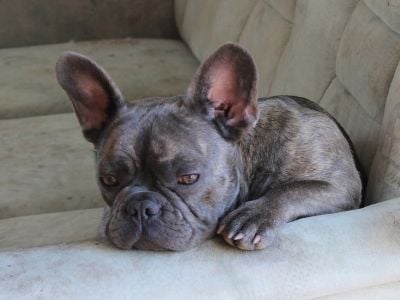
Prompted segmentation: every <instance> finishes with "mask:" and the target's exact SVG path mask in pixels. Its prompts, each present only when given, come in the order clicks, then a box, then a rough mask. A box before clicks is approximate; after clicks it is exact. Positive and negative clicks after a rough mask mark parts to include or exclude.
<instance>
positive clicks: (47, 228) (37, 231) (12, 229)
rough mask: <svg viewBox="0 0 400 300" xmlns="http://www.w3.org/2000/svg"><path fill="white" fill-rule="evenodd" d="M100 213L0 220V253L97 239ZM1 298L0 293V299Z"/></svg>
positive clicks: (86, 211)
mask: <svg viewBox="0 0 400 300" xmlns="http://www.w3.org/2000/svg"><path fill="white" fill-rule="evenodd" d="M102 210H103V209H102V208H92V209H82V210H71V211H62V212H55V213H45V214H41V215H30V216H23V217H15V218H8V219H2V220H0V250H1V251H5V250H7V251H11V250H17V249H21V248H29V247H35V246H43V245H52V244H59V243H69V242H78V241H84V240H88V239H93V238H94V237H96V236H97V228H98V226H99V223H100V220H101V215H102V214H101V213H102ZM0 256H1V255H0ZM0 260H1V258H0ZM0 273H1V271H0ZM2 296H3V295H2V294H1V292H0V298H2Z"/></svg>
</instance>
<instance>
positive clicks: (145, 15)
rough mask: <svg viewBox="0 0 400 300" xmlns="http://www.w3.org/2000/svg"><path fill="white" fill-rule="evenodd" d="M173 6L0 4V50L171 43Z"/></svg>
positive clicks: (162, 1) (20, 0)
mask: <svg viewBox="0 0 400 300" xmlns="http://www.w3.org/2000/svg"><path fill="white" fill-rule="evenodd" d="M173 5H174V3H173V0H119V1H93V0H69V1H64V0H32V1H25V0H15V1H0V48H8V47H19V46H28V45H38V44H52V43H60V42H66V41H69V40H93V39H103V38H119V37H148V38H177V37H178V33H177V29H176V26H175V20H174V6H173Z"/></svg>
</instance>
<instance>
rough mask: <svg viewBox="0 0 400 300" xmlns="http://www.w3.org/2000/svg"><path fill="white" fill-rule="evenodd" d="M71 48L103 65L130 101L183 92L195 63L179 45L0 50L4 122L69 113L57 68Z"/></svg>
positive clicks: (129, 42) (148, 42)
mask: <svg viewBox="0 0 400 300" xmlns="http://www.w3.org/2000/svg"><path fill="white" fill-rule="evenodd" d="M67 50H73V51H77V52H81V53H83V54H85V55H88V56H90V57H91V58H93V59H94V60H96V61H97V62H98V63H99V64H101V65H102V66H103V67H104V68H105V69H106V70H107V71H108V72H109V73H110V75H111V77H113V79H114V80H115V82H116V83H117V84H118V85H119V87H120V88H121V90H122V92H123V93H124V94H125V96H126V98H127V99H136V98H143V97H150V96H171V95H177V94H182V93H183V92H184V91H185V90H186V88H187V86H188V84H189V81H190V79H191V77H192V75H193V73H194V72H195V70H196V68H197V64H198V62H197V60H196V59H195V58H194V57H193V56H192V54H191V53H190V51H189V50H188V48H187V47H186V46H185V45H184V44H183V43H182V42H180V41H176V40H162V39H118V40H103V41H92V42H79V43H74V42H70V43H66V44H57V45H46V46H35V47H24V48H14V49H1V50H0V118H15V117H26V116H34V115H43V114H53V113H62V112H67V111H70V107H69V102H68V101H67V96H66V95H65V93H64V92H63V91H62V90H61V88H60V86H59V85H58V84H57V82H56V79H55V74H54V66H55V63H56V61H57V59H58V57H59V56H60V55H61V53H62V52H63V51H67Z"/></svg>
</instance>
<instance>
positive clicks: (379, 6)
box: [363, 0, 400, 33]
mask: <svg viewBox="0 0 400 300" xmlns="http://www.w3.org/2000/svg"><path fill="white" fill-rule="evenodd" d="M363 1H364V3H365V4H366V5H367V6H368V7H369V8H370V9H371V10H372V11H373V12H374V13H375V14H376V15H378V16H379V17H380V18H381V19H382V20H383V22H385V23H386V24H387V25H388V26H389V27H390V28H391V29H392V30H394V31H396V32H397V33H400V2H399V0H386V1H381V0H363Z"/></svg>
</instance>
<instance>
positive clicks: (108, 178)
mask: <svg viewBox="0 0 400 300" xmlns="http://www.w3.org/2000/svg"><path fill="white" fill-rule="evenodd" d="M100 180H101V182H102V183H103V184H104V185H106V186H116V185H117V184H118V180H117V178H115V176H112V175H105V176H101V177H100Z"/></svg>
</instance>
